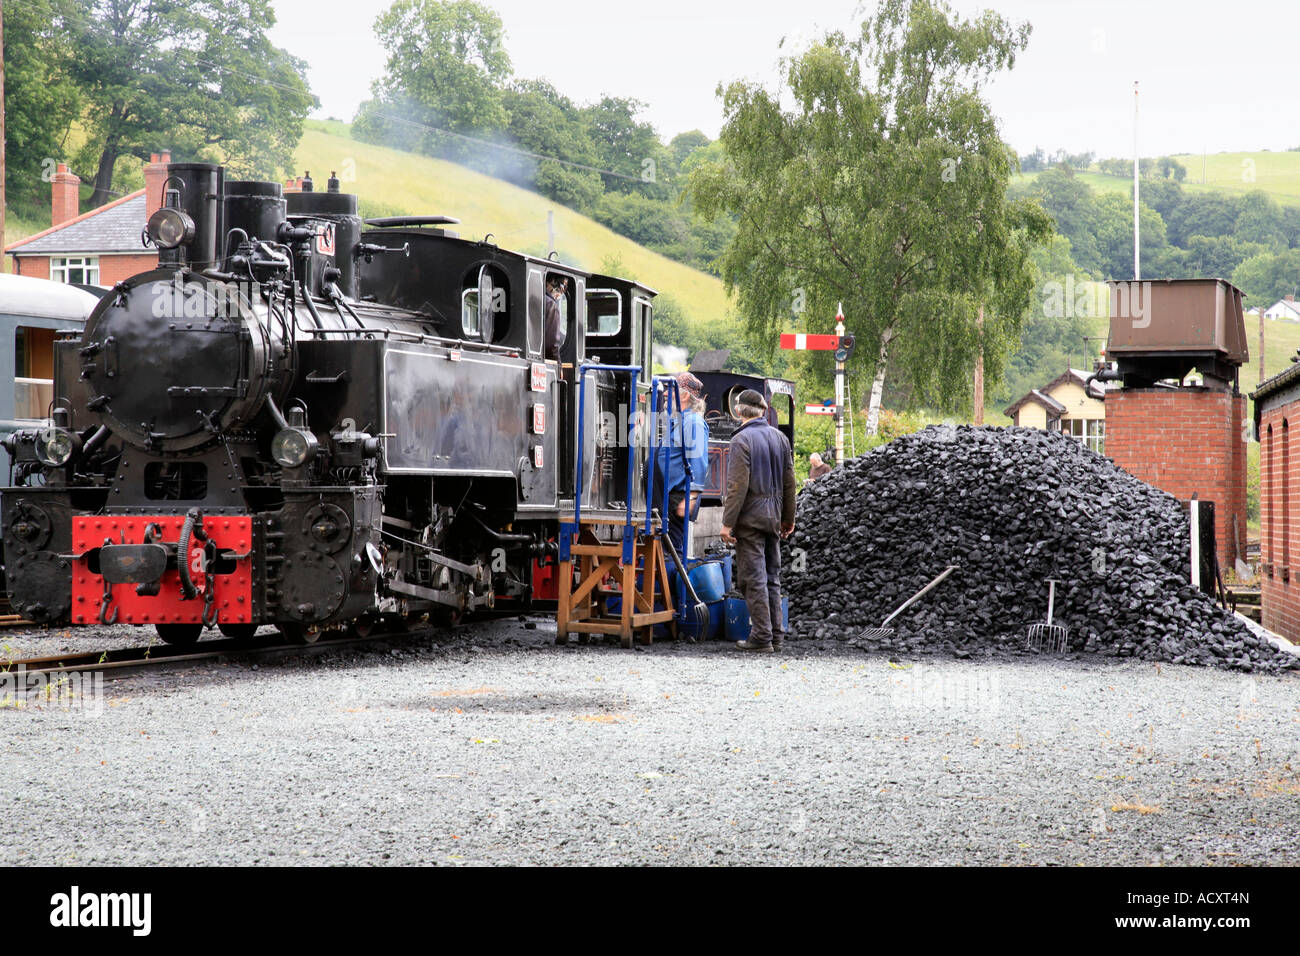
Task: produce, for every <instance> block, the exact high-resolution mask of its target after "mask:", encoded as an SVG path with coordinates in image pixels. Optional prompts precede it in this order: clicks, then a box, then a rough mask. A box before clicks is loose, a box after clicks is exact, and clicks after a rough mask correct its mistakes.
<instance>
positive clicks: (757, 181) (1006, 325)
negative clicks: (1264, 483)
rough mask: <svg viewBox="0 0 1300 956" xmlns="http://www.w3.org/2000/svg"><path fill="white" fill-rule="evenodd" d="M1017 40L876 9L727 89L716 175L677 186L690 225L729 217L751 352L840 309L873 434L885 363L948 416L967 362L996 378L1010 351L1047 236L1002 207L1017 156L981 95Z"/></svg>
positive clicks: (1026, 205)
mask: <svg viewBox="0 0 1300 956" xmlns="http://www.w3.org/2000/svg"><path fill="white" fill-rule="evenodd" d="M1028 35H1029V27H1028V25H1027V24H1025V25H1021V26H1019V27H1013V26H1011V25H1010V24H1008V23H1007V21H1005V20H1004V19H1003V18H1002V17H1000V16H998V15H997V14H995V13H993V12H991V11H990V12H986V13H984V14H982V15H981V16H980V17H979V18H977V19H975V20H961V19H958V18H956V17H955V16H954V15H953V14H952V11H951V9H950V8H949V7H948V6H947V5H946V4H945V3H942V2H926V0H915V2H907V0H885V2H883V3H882V4H880V6H879V8H878V10H877V12H876V14H875V15H874V16H873V17H871V18H868V19H867V20H866V21H865V22H864V23H863V24H862V27H861V31H860V33H859V34H858V35H857V36H856V37H853V38H852V39H850V38H848V37H846V36H845V35H844V34H842V33H838V32H835V33H830V34H828V35H827V36H826V37H825V38H823V39H822V40H821V41H819V42H816V43H814V44H813V45H812V46H811V47H809V48H808V49H807V50H806V51H805V52H803V53H802V54H800V55H797V56H794V57H791V58H788V59H786V60H784V61H783V62H782V67H783V73H784V81H785V85H786V87H787V89H785V90H782V91H780V92H778V93H776V94H773V93H770V92H768V91H767V90H765V89H763V88H762V87H760V86H757V85H754V84H750V83H746V82H736V83H732V84H731V85H730V86H728V87H727V88H726V89H725V92H724V94H723V102H724V114H725V117H726V121H725V125H724V128H723V131H722V136H721V140H722V142H723V145H724V147H725V149H726V162H725V163H721V164H710V165H708V166H702V167H700V168H698V169H696V170H695V171H694V172H693V173H692V175H691V179H690V191H691V195H692V197H693V199H694V202H695V204H696V207H697V208H698V209H699V210H700V211H701V213H703V214H704V215H706V216H707V215H711V214H715V213H719V212H732V213H734V214H736V215H737V216H738V218H739V221H740V229H739V232H738V233H737V235H736V238H735V239H734V240H733V241H732V242H731V243H730V245H729V246H728V247H727V250H726V252H725V253H724V254H723V257H722V274H723V278H724V279H725V281H726V284H727V287H728V288H729V289H730V290H732V291H734V292H735V293H736V294H737V299H738V304H739V308H740V311H741V314H742V315H743V316H744V318H745V321H746V324H747V328H748V330H749V333H750V335H751V338H752V339H753V340H754V341H755V342H757V343H759V344H760V347H762V348H764V350H765V351H767V352H768V353H769V354H770V352H771V350H772V349H773V348H774V347H775V344H776V336H777V333H778V332H780V331H781V330H782V329H783V328H785V327H787V326H788V324H789V323H790V321H791V318H792V313H796V314H797V315H798V317H799V318H800V319H801V320H803V321H805V322H807V316H808V315H811V316H816V319H814V320H813V323H814V324H815V325H816V326H819V327H820V328H822V329H828V328H829V327H831V326H830V324H831V317H832V316H833V315H834V314H835V308H836V304H837V303H838V302H843V303H844V308H845V314H846V316H847V317H848V320H849V321H848V325H849V327H850V328H851V330H852V331H853V332H854V333H855V335H856V336H857V337H858V342H859V345H858V348H859V349H860V350H861V352H860V353H859V354H862V352H865V355H866V359H865V361H866V362H868V363H872V364H874V369H873V373H872V376H871V389H870V398H869V400H868V429H869V431H870V432H872V433H874V431H875V430H876V428H877V426H878V422H879V408H880V399H881V394H882V391H883V388H884V384H885V380H886V376H887V374H888V372H889V369H890V367H891V364H892V365H894V366H895V367H896V368H897V370H898V371H899V372H900V373H901V374H902V376H903V377H904V379H905V380H906V381H907V383H908V384H909V385H910V386H911V387H912V392H913V394H914V395H915V396H918V397H921V398H924V399H926V400H932V401H934V402H936V403H937V404H939V405H940V406H942V407H957V406H962V405H965V404H967V403H968V402H969V394H970V388H969V385H970V380H971V370H972V367H973V365H974V361H975V357H976V355H978V354H980V352H981V351H982V352H983V355H984V360H985V370H986V374H987V375H988V376H989V377H990V379H991V380H996V379H997V377H998V376H999V375H1000V374H1001V370H1002V366H1003V364H1004V360H1005V357H1006V355H1007V353H1008V352H1009V351H1010V349H1011V348H1012V347H1013V346H1014V342H1015V339H1016V338H1017V337H1018V334H1019V325H1020V319H1021V316H1022V314H1023V312H1024V310H1025V308H1026V307H1027V306H1028V303H1029V299H1030V295H1031V292H1032V274H1031V271H1030V269H1029V267H1028V261H1027V260H1028V251H1029V249H1030V248H1031V247H1032V246H1033V245H1034V244H1035V243H1037V242H1041V241H1042V240H1043V239H1045V238H1046V236H1047V235H1048V234H1049V232H1050V224H1049V220H1048V218H1047V216H1046V215H1045V214H1044V213H1043V211H1042V210H1041V208H1039V207H1038V206H1037V204H1036V203H1032V202H1028V201H1012V200H1009V199H1008V198H1007V195H1006V190H1007V183H1008V181H1009V179H1010V177H1011V176H1012V174H1013V173H1014V171H1015V166H1016V155H1015V153H1014V152H1013V151H1012V150H1011V149H1010V147H1008V146H1007V144H1006V143H1005V142H1003V140H1002V139H1001V138H1000V136H999V135H998V130H997V122H996V119H995V118H994V116H993V115H992V113H991V111H990V110H989V108H988V105H987V104H986V103H985V102H984V100H983V99H982V98H981V96H980V89H981V87H982V85H983V83H984V82H985V80H987V79H988V77H989V76H990V75H991V74H992V73H994V72H995V71H998V70H1001V69H1004V68H1009V67H1010V66H1011V65H1012V64H1013V62H1014V59H1015V55H1016V53H1017V52H1019V51H1020V50H1021V49H1023V48H1024V46H1025V43H1026V41H1027V39H1028ZM981 307H985V321H984V325H983V329H982V331H981V329H980V328H979V327H978V326H977V325H976V316H977V314H978V312H979V310H980V308H981ZM800 308H803V309H806V312H805V313H799V312H798V310H799V309H800ZM855 364H857V365H859V367H860V365H861V363H855Z"/></svg>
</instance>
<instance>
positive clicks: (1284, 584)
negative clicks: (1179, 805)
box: [1251, 363, 1300, 643]
mask: <svg viewBox="0 0 1300 956" xmlns="http://www.w3.org/2000/svg"><path fill="white" fill-rule="evenodd" d="M1251 398H1253V399H1254V400H1255V427H1256V429H1257V434H1258V435H1259V522H1260V528H1259V532H1260V535H1259V559H1260V589H1261V592H1262V593H1261V595H1260V599H1261V603H1262V605H1263V614H1264V619H1263V624H1264V626H1265V627H1266V628H1268V629H1269V630H1271V631H1274V632H1276V633H1278V634H1281V635H1282V636H1283V637H1285V638H1286V639H1287V640H1289V641H1291V642H1293V643H1300V574H1298V573H1297V572H1300V568H1297V567H1296V565H1297V564H1298V563H1300V515H1297V514H1296V506H1297V505H1298V504H1300V501H1295V500H1294V499H1295V494H1296V490H1298V489H1295V488H1294V483H1295V479H1294V478H1293V477H1292V475H1293V474H1294V473H1295V464H1294V463H1295V461H1296V460H1297V458H1298V457H1300V448H1297V446H1296V444H1295V439H1296V437H1300V435H1297V436H1293V435H1292V434H1291V430H1292V429H1293V428H1296V427H1300V363H1297V364H1293V365H1291V367H1290V368H1288V369H1286V370H1285V371H1283V372H1280V373H1278V374H1277V375H1274V376H1273V377H1272V378H1270V379H1269V380H1268V381H1266V382H1264V384H1262V385H1260V387H1259V388H1258V389H1256V390H1255V392H1254V393H1253V394H1252V395H1251Z"/></svg>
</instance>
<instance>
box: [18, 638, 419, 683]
mask: <svg viewBox="0 0 1300 956" xmlns="http://www.w3.org/2000/svg"><path fill="white" fill-rule="evenodd" d="M412 633H413V632H410V631H407V632H392V633H388V632H384V633H377V634H369V635H367V636H365V637H361V636H358V635H354V634H341V635H339V636H338V637H329V636H323V637H321V638H320V640H318V641H316V642H315V643H313V644H300V643H285V642H284V641H283V640H282V639H280V637H279V635H268V636H267V637H266V638H265V639H264V640H257V639H254V640H252V641H248V640H233V639H222V640H213V641H201V642H199V643H198V644H194V645H191V646H189V647H178V646H175V645H171V644H150V645H148V646H145V647H126V648H118V649H115V650H107V651H87V652H75V653H68V654H51V655H47V656H42V657H25V658H13V659H11V660H0V672H6V671H8V672H16V671H18V670H20V669H21V670H22V671H24V672H25V673H27V674H28V675H30V676H36V675H44V676H45V677H47V678H48V677H51V676H56V675H59V674H71V673H78V672H84V671H97V672H102V673H103V675H104V679H105V680H119V679H121V678H124V677H128V676H130V675H131V674H133V673H138V672H140V671H145V670H148V671H154V672H157V671H168V670H181V669H184V668H187V667H191V666H193V665H195V664H199V663H216V662H221V661H240V662H254V663H256V662H259V661H265V660H278V659H280V658H285V657H313V656H315V655H317V654H322V653H326V652H329V651H339V650H346V649H348V648H350V647H361V646H368V645H375V644H380V643H382V642H384V641H385V640H388V639H390V638H395V637H399V636H400V637H410V636H411V634H412Z"/></svg>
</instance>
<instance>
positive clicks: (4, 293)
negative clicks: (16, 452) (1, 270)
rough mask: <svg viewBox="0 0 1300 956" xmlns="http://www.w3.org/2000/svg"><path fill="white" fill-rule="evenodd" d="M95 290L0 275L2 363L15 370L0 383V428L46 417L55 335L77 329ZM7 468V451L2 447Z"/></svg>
mask: <svg viewBox="0 0 1300 956" xmlns="http://www.w3.org/2000/svg"><path fill="white" fill-rule="evenodd" d="M98 302H99V296H97V295H95V294H94V293H92V292H89V291H86V290H85V289H83V288H80V287H78V286H73V285H67V284H65V283H62V282H51V281H50V280H48V279H35V278H32V277H31V276H18V275H7V274H5V275H0V367H3V368H7V369H10V370H11V371H12V372H13V385H12V387H0V433H3V434H8V433H10V432H12V431H15V430H16V429H17V428H18V427H21V426H26V427H30V426H31V424H32V422H33V421H43V420H45V419H47V418H48V417H49V414H50V408H51V407H52V406H53V403H54V341H55V339H56V338H57V337H58V335H59V333H60V332H61V331H65V330H66V331H68V332H70V333H75V334H80V332H81V329H82V327H83V326H84V325H85V324H86V317H87V316H88V315H90V312H91V310H92V309H94V307H95V306H96V305H97V304H98ZM0 467H3V469H4V472H5V473H6V474H7V473H8V469H9V454H8V452H7V451H5V450H4V449H3V447H0Z"/></svg>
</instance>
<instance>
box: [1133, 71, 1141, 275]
mask: <svg viewBox="0 0 1300 956" xmlns="http://www.w3.org/2000/svg"><path fill="white" fill-rule="evenodd" d="M1139 238H1140V233H1139V231H1138V81H1137V80H1134V81H1133V278H1134V279H1141V278H1142V265H1141V258H1140V256H1139V255H1138V243H1139Z"/></svg>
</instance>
